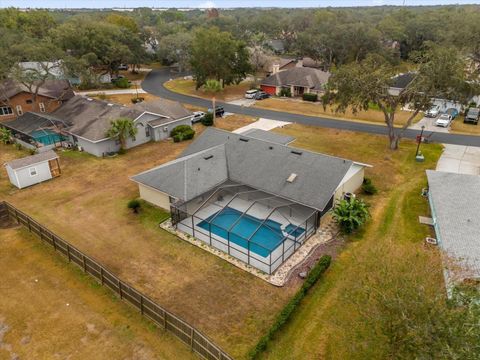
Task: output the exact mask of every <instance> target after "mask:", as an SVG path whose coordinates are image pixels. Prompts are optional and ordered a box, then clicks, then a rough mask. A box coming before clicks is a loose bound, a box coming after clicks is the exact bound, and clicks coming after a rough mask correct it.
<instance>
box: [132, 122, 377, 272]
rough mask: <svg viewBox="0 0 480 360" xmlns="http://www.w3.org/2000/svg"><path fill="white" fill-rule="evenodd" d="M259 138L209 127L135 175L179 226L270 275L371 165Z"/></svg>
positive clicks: (146, 196) (148, 195) (355, 186)
mask: <svg viewBox="0 0 480 360" xmlns="http://www.w3.org/2000/svg"><path fill="white" fill-rule="evenodd" d="M259 131H262V130H259ZM259 137H260V136H259V135H258V133H257V134H256V137H250V136H249V135H248V134H247V135H245V134H235V133H231V132H228V131H223V130H218V129H215V128H208V129H207V130H205V131H204V132H203V133H202V135H201V136H199V137H198V138H197V139H196V140H195V141H194V142H193V143H192V144H191V145H190V146H189V147H188V148H187V149H186V150H185V151H184V152H183V153H182V155H181V156H180V157H179V158H177V159H176V160H173V161H170V162H168V163H166V164H163V165H161V166H158V167H155V168H153V169H150V170H147V171H145V172H143V173H140V174H138V175H135V176H133V177H132V180H133V181H134V182H136V183H137V184H138V186H139V192H140V196H141V198H143V199H144V200H146V201H148V202H150V203H152V204H154V205H157V206H159V207H162V208H164V209H169V210H170V212H171V214H172V224H173V225H174V226H175V227H176V228H177V229H178V230H181V231H183V232H185V233H187V234H190V235H192V236H194V237H196V238H197V239H199V240H201V241H204V242H206V243H208V244H209V245H211V246H213V247H215V248H217V249H219V250H221V251H224V252H226V253H228V254H229V255H230V256H233V257H236V258H237V259H240V260H241V261H244V262H245V263H247V264H249V265H252V266H254V267H256V268H258V269H260V270H262V271H264V272H266V273H268V274H271V273H272V272H274V271H275V269H277V268H278V266H280V265H281V264H282V263H283V262H284V261H285V260H286V259H287V258H288V257H289V256H290V255H292V254H293V253H294V252H295V251H296V250H297V249H298V248H299V247H300V246H301V244H302V243H303V242H304V241H306V239H308V238H309V237H310V236H312V235H313V234H315V232H316V231H317V229H318V228H319V227H320V223H321V219H322V217H323V216H324V214H325V213H326V212H327V211H329V210H330V209H331V208H332V207H333V204H334V201H335V199H336V198H339V197H341V196H342V195H343V193H344V192H353V191H355V190H357V189H358V187H360V186H361V184H362V182H363V177H364V168H365V166H368V165H364V164H359V163H355V162H353V161H351V160H347V159H341V158H337V157H333V156H328V155H324V154H319V153H315V152H311V151H307V150H303V149H297V148H293V147H289V146H286V145H284V144H283V143H284V142H285V139H284V138H283V136H281V135H278V140H280V142H276V141H275V134H274V136H269V137H268V140H265V139H267V136H264V139H260V138H259Z"/></svg>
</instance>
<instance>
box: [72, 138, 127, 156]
mask: <svg viewBox="0 0 480 360" xmlns="http://www.w3.org/2000/svg"><path fill="white" fill-rule="evenodd" d="M76 144H77V145H78V146H81V147H82V150H83V151H85V152H87V153H89V154H92V155H95V156H98V157H102V156H105V155H106V154H107V153H109V152H117V151H118V150H120V144H117V143H116V141H115V140H111V139H107V140H103V141H99V142H97V143H94V142H91V141H88V140H85V139H81V138H77V141H76Z"/></svg>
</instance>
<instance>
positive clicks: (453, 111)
mask: <svg viewBox="0 0 480 360" xmlns="http://www.w3.org/2000/svg"><path fill="white" fill-rule="evenodd" d="M445 114H448V115H450V116H451V117H452V120H455V118H456V117H457V116H458V110H457V109H455V108H448V109H447V111H445Z"/></svg>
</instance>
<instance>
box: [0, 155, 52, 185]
mask: <svg viewBox="0 0 480 360" xmlns="http://www.w3.org/2000/svg"><path fill="white" fill-rule="evenodd" d="M5 168H6V169H7V174H8V178H9V179H10V182H11V183H12V184H13V185H15V186H16V187H17V188H19V189H23V188H25V187H27V186H31V185H35V184H38V183H40V182H42V181H46V180H50V179H53V178H54V177H57V176H60V174H61V170H60V163H59V161H58V155H57V154H56V153H55V152H54V151H53V150H48V151H46V152H42V153H39V154H36V155H32V156H27V157H24V158H21V159H15V160H12V161H9V162H7V163H6V164H5Z"/></svg>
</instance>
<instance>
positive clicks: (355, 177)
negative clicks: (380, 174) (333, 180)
mask: <svg viewBox="0 0 480 360" xmlns="http://www.w3.org/2000/svg"><path fill="white" fill-rule="evenodd" d="M364 178H365V167H364V166H362V165H358V164H352V166H351V167H350V169H348V172H347V173H346V174H345V177H344V178H343V180H342V182H341V183H340V185H339V186H338V188H337V190H336V191H335V196H334V201H336V200H339V199H342V196H343V194H345V193H347V192H350V193H355V192H356V191H357V190H358V189H360V188H361V186H362V184H363V179H364Z"/></svg>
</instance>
